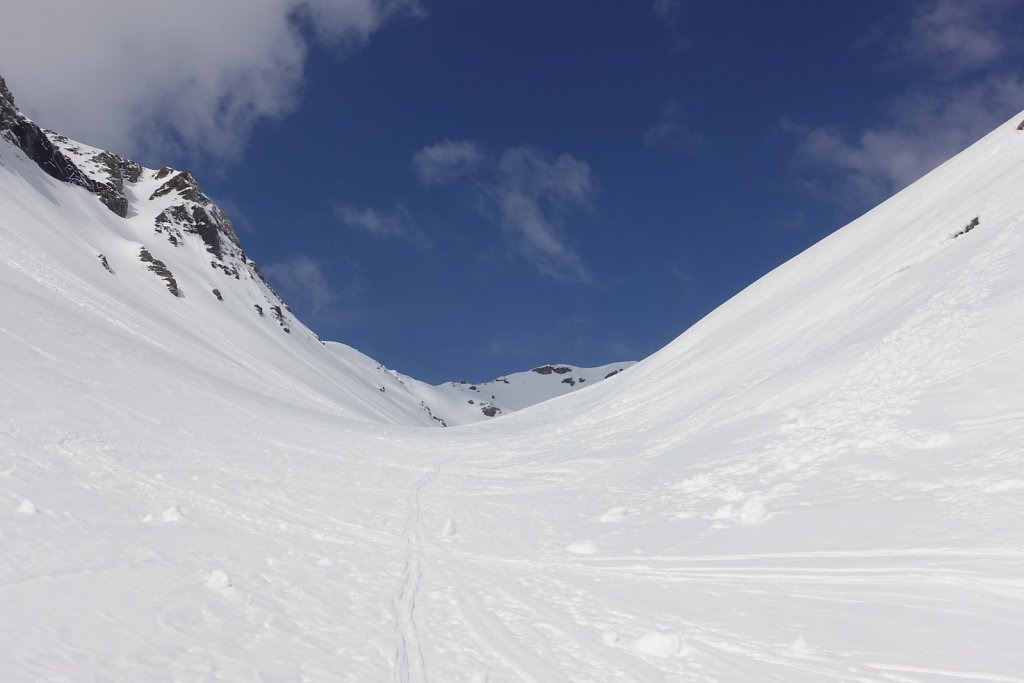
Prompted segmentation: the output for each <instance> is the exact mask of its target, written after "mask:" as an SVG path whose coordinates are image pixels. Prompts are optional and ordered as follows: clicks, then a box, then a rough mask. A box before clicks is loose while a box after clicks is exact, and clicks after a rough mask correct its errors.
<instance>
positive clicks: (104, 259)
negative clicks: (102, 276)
mask: <svg viewBox="0 0 1024 683" xmlns="http://www.w3.org/2000/svg"><path fill="white" fill-rule="evenodd" d="M96 258H98V259H99V260H100V263H102V264H103V267H104V268H106V270H107V272H108V273H110V274H111V275H114V274H115V273H114V269H113V268H111V267H110V262H109V261H107V257H106V256H104V255H103V254H96Z"/></svg>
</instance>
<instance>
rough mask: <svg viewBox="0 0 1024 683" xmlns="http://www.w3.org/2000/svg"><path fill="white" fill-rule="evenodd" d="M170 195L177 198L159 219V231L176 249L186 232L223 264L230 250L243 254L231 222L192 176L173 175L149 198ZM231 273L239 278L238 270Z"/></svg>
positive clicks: (163, 172) (161, 174) (159, 175)
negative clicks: (200, 241) (183, 233)
mask: <svg viewBox="0 0 1024 683" xmlns="http://www.w3.org/2000/svg"><path fill="white" fill-rule="evenodd" d="M169 171H170V169H168V168H166V167H165V168H163V169H161V170H160V171H159V172H158V173H157V176H156V177H157V179H161V178H163V177H166V176H167V175H168V174H169V173H168V172H169ZM169 195H170V196H174V197H176V201H175V202H174V203H173V204H171V205H170V206H168V207H167V208H166V209H164V210H163V211H162V212H161V213H160V214H159V215H158V216H157V217H156V225H157V230H158V232H165V233H166V234H167V237H168V241H170V242H171V244H174V245H175V246H177V243H178V240H180V239H181V233H182V232H185V233H189V234H193V235H198V236H199V238H200V239H202V240H203V243H204V244H205V245H206V250H207V251H208V252H210V254H211V255H212V256H213V257H214V258H215V259H216V260H217V261H224V259H225V256H226V255H227V254H228V252H229V250H230V251H234V252H240V250H241V244H240V243H239V241H238V235H236V234H235V229H234V226H232V224H231V220H230V219H228V217H227V216H226V215H225V214H224V212H223V211H222V210H221V209H220V207H219V206H217V205H216V204H214V203H213V200H211V199H210V198H209V197H208V196H207V195H206V193H205V192H203V190H202V188H200V187H199V183H197V182H196V179H195V178H194V177H193V176H192V174H191V173H189V172H188V171H180V172H178V173H175V174H174V175H171V177H170V178H169V179H168V180H167V181H166V182H164V184H163V185H161V186H160V187H158V188H157V189H156V190H155V191H154V192H153V194H152V195H151V196H150V198H149V199H150V201H152V200H155V199H158V198H160V197H167V196H169ZM234 255H237V253H236V254H234ZM211 265H213V264H211ZM214 267H217V266H216V265H215V266H214ZM228 274H229V275H234V276H235V277H237V276H238V271H237V269H233V270H231V272H229V273H228Z"/></svg>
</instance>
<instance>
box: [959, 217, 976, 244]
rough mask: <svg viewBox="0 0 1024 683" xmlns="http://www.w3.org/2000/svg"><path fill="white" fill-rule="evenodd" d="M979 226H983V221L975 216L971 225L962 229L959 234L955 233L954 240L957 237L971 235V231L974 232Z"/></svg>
mask: <svg viewBox="0 0 1024 683" xmlns="http://www.w3.org/2000/svg"><path fill="white" fill-rule="evenodd" d="M979 225H981V220H980V219H979V218H978V217H977V216H975V217H974V218H972V219H971V222H970V223H968V224H967V225H965V226H964V227H962V228H960V230H958V231H957V232H955V233H953V239H956V238H957V237H960V235H966V234H967V233H969V232H970V231H971V230H974V229H975V228H976V227H978V226H979Z"/></svg>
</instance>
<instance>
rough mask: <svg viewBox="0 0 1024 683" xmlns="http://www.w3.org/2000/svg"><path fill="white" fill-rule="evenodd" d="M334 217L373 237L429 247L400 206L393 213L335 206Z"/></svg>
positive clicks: (410, 217)
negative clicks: (399, 240)
mask: <svg viewBox="0 0 1024 683" xmlns="http://www.w3.org/2000/svg"><path fill="white" fill-rule="evenodd" d="M334 215H336V216H337V217H338V218H340V219H341V220H342V222H343V223H345V225H348V226H350V227H353V228H356V229H358V230H362V231H364V232H366V233H368V234H370V235H372V236H374V237H379V238H392V239H401V240H406V241H409V242H412V243H414V244H416V245H418V246H421V247H427V246H429V245H430V240H428V239H427V236H426V235H425V234H424V233H423V231H422V230H421V229H420V228H419V226H417V225H416V223H415V222H414V221H413V219H412V216H410V215H409V212H408V211H407V210H406V209H405V208H404V207H402V206H399V207H398V208H396V209H395V210H393V211H380V210H378V209H373V208H369V207H363V208H360V207H356V206H353V205H351V204H336V205H335V206H334Z"/></svg>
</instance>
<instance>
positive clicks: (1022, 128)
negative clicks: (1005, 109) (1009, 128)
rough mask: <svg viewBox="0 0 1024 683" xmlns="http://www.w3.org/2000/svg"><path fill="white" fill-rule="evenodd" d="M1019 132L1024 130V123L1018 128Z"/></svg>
mask: <svg viewBox="0 0 1024 683" xmlns="http://www.w3.org/2000/svg"><path fill="white" fill-rule="evenodd" d="M1017 130H1024V121H1021V122H1020V125H1019V126H1017Z"/></svg>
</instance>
